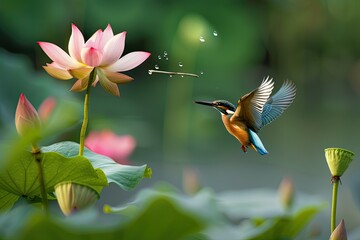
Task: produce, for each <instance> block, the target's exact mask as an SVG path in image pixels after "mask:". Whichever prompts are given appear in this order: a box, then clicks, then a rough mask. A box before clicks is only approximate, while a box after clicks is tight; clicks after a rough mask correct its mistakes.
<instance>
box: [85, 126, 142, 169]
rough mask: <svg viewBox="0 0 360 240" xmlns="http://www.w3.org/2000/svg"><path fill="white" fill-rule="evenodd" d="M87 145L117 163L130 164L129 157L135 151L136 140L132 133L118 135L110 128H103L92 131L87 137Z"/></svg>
mask: <svg viewBox="0 0 360 240" xmlns="http://www.w3.org/2000/svg"><path fill="white" fill-rule="evenodd" d="M85 146H86V147H87V148H89V149H90V150H91V151H93V152H95V153H98V154H101V155H104V156H107V157H109V158H111V159H113V160H114V161H115V162H117V163H120V164H128V163H129V162H128V160H127V158H128V157H129V155H130V154H131V153H132V152H133V151H134V149H135V146H136V141H135V139H134V138H133V137H132V136H130V135H123V136H118V135H116V134H115V133H113V132H112V131H110V130H102V131H100V132H97V131H92V132H90V134H89V135H88V136H87V137H86V139H85Z"/></svg>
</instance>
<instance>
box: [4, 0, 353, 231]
mask: <svg viewBox="0 0 360 240" xmlns="http://www.w3.org/2000/svg"><path fill="white" fill-rule="evenodd" d="M359 11H360V2H359V1H357V0H349V1H337V0H322V1H320V0H319V1H314V0H289V1H279V0H268V1H266V0H247V1H221V3H220V2H218V1H190V0H184V1H165V0H143V1H140V0H132V1H115V0H108V1H100V0H97V1H96V0H87V1H86V0H71V1H70V0H67V1H55V0H48V1H41V0H32V1H26V0H12V1H9V0H5V1H2V3H1V5H0V71H1V73H2V74H1V80H0V126H1V129H2V131H5V129H7V128H13V117H14V113H15V108H16V104H17V100H18V97H19V95H20V93H22V92H24V93H25V94H26V96H27V97H28V99H29V100H30V101H31V102H32V103H33V104H34V105H35V106H36V107H37V106H39V104H40V103H41V102H42V101H43V100H44V99H45V98H46V97H47V96H55V97H56V98H57V100H58V101H61V100H62V99H73V100H76V101H79V102H81V101H82V100H83V97H84V93H73V92H69V91H68V89H70V87H71V85H72V84H73V83H74V80H70V81H59V80H56V79H53V78H51V77H50V76H48V75H47V74H46V73H45V71H44V70H43V69H42V66H43V65H45V64H46V63H48V62H50V60H49V59H48V58H47V56H46V55H45V53H43V52H42V50H41V49H40V47H39V46H38V45H37V44H36V42H37V41H47V42H52V43H55V44H57V45H59V46H60V47H62V48H63V49H65V50H66V51H67V43H68V39H69V37H70V34H71V23H75V24H76V25H77V26H78V27H79V29H80V30H81V31H82V32H83V34H84V36H85V38H86V39H87V38H88V37H90V36H91V35H92V34H93V33H94V32H95V31H96V30H97V29H99V28H101V29H104V28H105V27H106V25H107V24H108V23H110V24H111V26H112V28H113V31H114V33H119V32H122V31H127V39H126V46H125V53H127V52H132V51H138V50H142V51H148V52H151V53H152V55H151V57H150V58H149V59H148V60H147V61H146V62H145V63H144V64H142V65H140V66H139V67H138V68H136V69H134V70H131V71H129V72H128V73H127V74H129V75H130V76H132V77H134V78H135V81H134V82H132V83H131V84H128V85H122V86H120V91H121V97H119V98H117V97H114V96H111V95H109V94H108V93H106V92H105V91H104V90H103V89H102V88H101V87H96V88H95V90H94V91H93V95H92V97H91V100H90V101H91V102H90V126H89V127H90V128H89V130H100V129H104V128H106V129H112V130H113V131H115V132H116V133H118V134H131V135H133V136H134V137H135V138H136V140H137V143H138V145H137V148H136V151H135V152H134V154H133V155H132V157H131V159H130V160H131V162H132V163H133V164H135V165H139V164H144V163H146V164H148V165H149V166H150V167H152V168H153V172H154V173H153V179H152V180H144V181H143V182H142V183H141V185H140V187H139V188H138V189H140V188H143V187H147V186H150V185H152V184H153V183H154V182H157V181H167V182H170V183H172V184H174V185H176V186H178V187H179V188H181V186H182V181H183V174H184V171H185V172H186V170H189V169H191V170H194V171H196V172H197V174H198V177H199V181H200V182H201V184H202V185H203V186H208V187H211V188H213V189H214V190H215V191H217V192H221V191H225V190H241V189H249V188H276V187H277V186H278V184H279V182H280V181H281V179H282V178H283V177H284V176H289V177H291V178H292V179H293V181H294V183H295V187H296V189H297V190H298V191H300V192H306V193H310V194H316V195H319V196H321V197H323V198H324V199H326V200H328V201H329V202H330V196H331V184H330V177H331V176H330V172H329V170H328V167H327V165H326V161H325V158H324V148H327V147H343V148H346V149H349V150H352V151H354V152H355V154H356V158H355V160H354V162H353V163H352V165H351V166H350V169H349V170H348V171H347V172H346V174H345V175H344V176H343V178H342V182H343V184H342V186H341V187H340V194H341V196H340V200H339V210H338V211H339V214H338V215H339V217H340V218H345V219H348V220H347V222H346V223H347V227H349V229H351V228H353V227H355V226H357V225H359V224H360V214H359V207H358V206H359V204H360V191H359V189H360V177H359V171H360V164H359V161H358V159H357V156H358V155H359V154H360V145H359V141H358V137H359V133H360V131H359V127H358V123H359V122H360V108H359V106H358V104H359V100H360V31H358V26H359V24H360V15H359ZM156 68H159V70H165V71H183V72H191V73H195V74H198V75H199V78H191V77H186V76H184V77H181V76H172V77H171V76H169V75H160V74H155V73H153V74H151V75H149V74H148V70H150V69H156ZM268 75H270V76H271V77H273V78H274V80H275V91H276V90H277V89H278V88H279V87H280V86H281V84H282V82H283V81H284V80H285V79H289V80H292V81H294V82H295V84H296V85H297V97H296V99H295V101H294V103H293V104H292V105H291V107H290V108H289V109H288V110H287V111H286V112H285V113H284V114H283V116H281V117H280V118H279V119H278V120H276V121H275V122H273V123H272V124H270V125H269V126H268V127H266V128H264V129H262V131H261V132H260V137H261V139H262V141H263V143H264V145H265V147H266V148H267V150H268V151H269V154H268V155H265V156H260V155H259V154H258V153H256V152H254V151H252V150H249V151H248V153H246V154H244V153H243V152H242V150H241V148H240V144H239V142H237V141H236V139H235V138H233V137H232V136H231V135H229V134H228V133H227V132H226V130H225V128H224V126H223V125H222V122H221V119H220V115H219V113H218V112H216V111H215V110H213V109H208V108H205V107H203V106H199V105H195V104H194V103H193V101H194V100H216V99H226V100H229V101H231V102H233V103H236V102H237V100H238V99H239V97H241V96H242V95H243V94H245V93H247V92H249V91H251V90H253V89H254V88H256V87H257V86H258V85H259V84H260V83H261V81H262V79H263V78H264V77H266V76H268ZM79 129H80V121H79V124H78V125H77V126H75V127H74V128H72V129H70V130H69V131H67V132H66V133H64V134H63V135H62V136H60V137H58V139H55V140H57V141H59V140H73V141H78V140H77V138H78V132H79ZM0 135H1V134H0ZM0 138H1V136H0ZM52 140H54V139H52ZM50 143H51V142H48V143H45V144H50ZM138 189H137V190H138ZM132 194H133V193H125V192H123V191H121V190H119V189H117V188H114V189H112V187H110V188H108V189H105V190H104V196H105V198H103V199H102V200H101V203H100V204H102V203H109V204H113V205H115V204H118V203H120V202H122V201H123V199H127V198H129V197H130V196H131V195H132ZM327 212H328V211H326V212H325V213H324V214H325V215H326V216H327V214H328V213H327ZM326 224H327V223H326Z"/></svg>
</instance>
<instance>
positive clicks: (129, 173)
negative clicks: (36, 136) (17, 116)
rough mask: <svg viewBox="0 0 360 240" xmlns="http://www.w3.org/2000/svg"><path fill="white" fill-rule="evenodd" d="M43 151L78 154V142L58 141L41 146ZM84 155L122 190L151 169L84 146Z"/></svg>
mask: <svg viewBox="0 0 360 240" xmlns="http://www.w3.org/2000/svg"><path fill="white" fill-rule="evenodd" d="M42 150H43V151H44V152H57V153H59V154H61V155H63V156H66V157H73V156H76V155H77V154H78V150H79V144H78V143H74V142H60V143H55V144H53V145H51V146H47V147H43V148H42ZM84 156H85V157H86V158H87V159H89V161H90V162H91V164H92V165H93V166H94V168H99V169H101V170H102V171H104V173H105V175H106V177H107V179H108V183H115V184H117V185H118V186H120V187H121V188H122V189H124V190H131V189H133V188H134V187H135V186H136V185H137V184H138V183H139V182H140V181H141V179H143V178H144V177H151V169H150V168H149V167H148V166H147V165H143V166H128V165H121V164H118V163H116V162H115V161H114V160H112V159H111V158H108V157H106V156H103V155H100V154H96V153H94V152H92V151H90V150H89V149H87V148H85V150H84Z"/></svg>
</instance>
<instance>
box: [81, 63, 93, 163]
mask: <svg viewBox="0 0 360 240" xmlns="http://www.w3.org/2000/svg"><path fill="white" fill-rule="evenodd" d="M95 71H96V68H94V69H93V70H92V71H91V73H90V76H89V82H88V85H87V87H86V94H85V100H84V119H83V123H82V126H81V130H80V146H79V156H83V155H84V145H85V135H86V129H87V125H88V122H89V101H90V91H91V84H92V83H93V82H94V81H95V77H96V74H95Z"/></svg>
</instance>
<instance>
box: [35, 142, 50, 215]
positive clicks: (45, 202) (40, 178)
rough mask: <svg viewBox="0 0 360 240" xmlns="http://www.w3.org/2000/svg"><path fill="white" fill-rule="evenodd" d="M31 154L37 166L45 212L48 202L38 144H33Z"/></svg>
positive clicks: (41, 157)
mask: <svg viewBox="0 0 360 240" xmlns="http://www.w3.org/2000/svg"><path fill="white" fill-rule="evenodd" d="M32 154H33V156H34V159H35V162H36V165H37V167H38V179H39V184H40V194H41V199H42V204H43V209H44V210H45V212H47V211H48V207H49V202H48V199H47V193H46V188H45V178H44V170H43V166H42V159H43V156H42V154H41V150H40V148H39V147H38V146H36V145H35V144H33V147H32Z"/></svg>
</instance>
